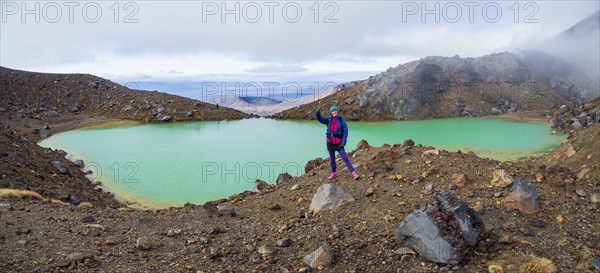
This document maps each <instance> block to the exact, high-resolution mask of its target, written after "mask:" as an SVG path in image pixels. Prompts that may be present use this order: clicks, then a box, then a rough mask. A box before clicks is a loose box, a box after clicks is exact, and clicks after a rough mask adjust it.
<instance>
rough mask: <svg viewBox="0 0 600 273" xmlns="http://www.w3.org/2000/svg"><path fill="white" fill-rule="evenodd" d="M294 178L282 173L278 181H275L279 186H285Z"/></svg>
mask: <svg viewBox="0 0 600 273" xmlns="http://www.w3.org/2000/svg"><path fill="white" fill-rule="evenodd" d="M292 178H293V177H292V176H291V175H290V174H289V173H281V174H279V176H277V180H276V181H275V184H277V185H279V184H283V183H285V182H287V181H290V180H292Z"/></svg>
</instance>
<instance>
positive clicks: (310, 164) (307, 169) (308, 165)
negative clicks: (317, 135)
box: [304, 157, 323, 173]
mask: <svg viewBox="0 0 600 273" xmlns="http://www.w3.org/2000/svg"><path fill="white" fill-rule="evenodd" d="M321 164H323V159H322V158H320V157H318V158H315V159H313V160H309V161H308V162H306V165H304V173H309V172H310V171H312V170H314V169H316V168H318V167H319V166H320V165H321Z"/></svg>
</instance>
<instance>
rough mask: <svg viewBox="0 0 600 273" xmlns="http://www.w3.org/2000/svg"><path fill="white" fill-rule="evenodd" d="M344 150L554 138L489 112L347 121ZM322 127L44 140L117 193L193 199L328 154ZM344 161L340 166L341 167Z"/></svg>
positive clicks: (491, 153) (482, 152)
mask: <svg viewBox="0 0 600 273" xmlns="http://www.w3.org/2000/svg"><path fill="white" fill-rule="evenodd" d="M348 127H349V132H350V135H349V139H348V144H347V145H346V146H347V149H346V150H347V151H351V150H353V149H354V147H356V144H357V143H358V141H359V140H361V139H366V140H368V142H369V143H370V144H371V145H372V146H381V145H383V144H384V143H389V144H393V143H402V142H403V141H404V140H405V139H408V138H411V139H413V140H414V141H415V143H417V144H423V145H430V146H435V147H437V148H440V149H446V150H449V151H456V150H457V149H460V150H462V151H465V152H466V151H474V152H476V153H477V154H478V155H479V156H482V157H490V158H495V159H498V160H517V159H520V158H524V157H527V156H530V155H534V154H540V153H543V152H546V151H549V150H551V149H553V148H555V147H557V146H558V145H559V144H560V142H561V141H562V140H563V139H564V137H563V136H551V135H550V134H549V131H550V129H549V127H548V126H547V125H545V124H539V123H524V122H512V121H506V120H500V119H491V118H469V119H442V120H425V121H401V122H379V123H362V122H350V123H348ZM325 129H326V128H325V126H324V125H322V124H320V123H318V122H317V121H280V120H271V119H245V120H237V121H218V122H196V123H175V124H146V125H127V126H117V127H99V128H92V129H80V130H74V131H69V132H64V133H61V134H57V135H54V136H52V137H50V138H48V139H45V140H44V141H42V142H40V145H41V146H44V147H50V148H55V149H62V150H65V151H67V152H68V153H69V154H72V155H73V156H74V157H75V158H80V159H84V161H85V162H86V165H87V168H88V169H90V170H92V171H93V172H94V174H93V179H94V180H99V181H102V182H103V186H104V187H105V188H107V189H108V190H109V191H112V192H114V193H116V194H117V195H118V196H120V197H121V198H123V199H125V200H128V201H130V202H134V203H137V204H139V205H141V206H146V207H167V206H180V205H183V204H185V203H186V202H190V203H196V204H200V203H203V202H206V201H209V200H215V199H219V198H224V197H227V196H229V195H232V194H236V193H239V192H242V191H244V190H252V187H253V185H254V181H255V180H256V179H262V180H264V181H267V182H269V183H273V182H274V181H275V180H276V178H277V175H279V174H280V173H282V172H288V173H290V174H292V175H300V174H302V173H303V171H304V165H305V164H306V162H307V161H308V160H311V159H314V158H317V157H322V158H326V157H328V154H327V150H326V148H325ZM342 167H343V166H342Z"/></svg>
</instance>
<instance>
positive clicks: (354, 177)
mask: <svg viewBox="0 0 600 273" xmlns="http://www.w3.org/2000/svg"><path fill="white" fill-rule="evenodd" d="M359 178H360V176H359V175H358V174H357V173H356V172H352V179H354V180H358V179H359Z"/></svg>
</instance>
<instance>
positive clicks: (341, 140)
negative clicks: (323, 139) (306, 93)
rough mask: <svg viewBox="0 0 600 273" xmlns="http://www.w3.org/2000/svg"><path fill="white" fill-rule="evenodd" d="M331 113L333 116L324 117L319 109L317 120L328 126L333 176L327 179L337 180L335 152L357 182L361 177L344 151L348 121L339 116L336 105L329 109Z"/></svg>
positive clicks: (328, 145)
mask: <svg viewBox="0 0 600 273" xmlns="http://www.w3.org/2000/svg"><path fill="white" fill-rule="evenodd" d="M329 113H330V114H331V116H329V117H322V116H321V110H320V109H317V113H316V114H317V120H318V121H319V122H320V123H323V124H325V125H327V133H326V135H327V151H329V164H330V165H331V175H329V177H327V179H329V180H333V179H336V178H337V173H336V164H335V152H338V153H339V154H340V156H341V157H342V159H343V160H344V162H345V163H346V166H347V167H348V170H349V171H350V172H351V173H352V179H354V180H356V179H358V178H359V176H358V174H356V172H355V171H354V168H353V167H352V163H350V159H348V155H346V151H345V150H344V146H346V140H347V139H348V125H346V120H345V119H344V118H342V117H340V116H338V108H337V106H335V105H334V106H331V107H330V108H329Z"/></svg>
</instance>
